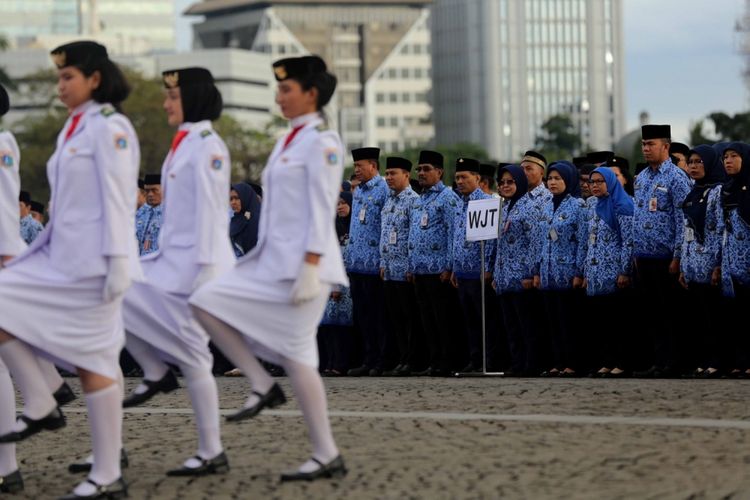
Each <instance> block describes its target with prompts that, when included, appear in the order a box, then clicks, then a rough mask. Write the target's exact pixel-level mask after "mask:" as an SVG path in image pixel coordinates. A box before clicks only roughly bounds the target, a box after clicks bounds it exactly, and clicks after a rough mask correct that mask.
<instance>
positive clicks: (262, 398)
mask: <svg viewBox="0 0 750 500" xmlns="http://www.w3.org/2000/svg"><path fill="white" fill-rule="evenodd" d="M192 310H193V315H194V316H195V318H196V319H197V320H198V322H199V323H200V324H201V325H203V328H205V329H206V331H207V332H208V334H209V335H210V336H211V340H213V342H214V344H216V346H217V347H218V348H219V349H220V350H221V352H223V353H224V355H225V356H226V357H227V358H229V360H230V361H231V362H232V363H234V366H236V367H237V368H239V369H240V371H241V372H242V373H243V375H245V376H246V377H247V379H248V380H249V381H250V386H251V387H252V392H251V393H250V396H249V397H248V399H247V401H245V404H244V408H243V409H242V410H240V411H239V412H237V413H235V414H234V415H230V416H229V417H227V420H229V421H239V420H244V419H247V418H252V417H254V416H255V415H257V414H258V413H259V412H260V411H261V410H262V409H263V408H264V407H266V406H268V407H269V408H273V407H275V406H279V405H280V404H283V403H285V402H286V397H285V396H284V393H283V392H281V388H280V387H279V386H278V385H277V384H276V383H275V382H274V380H273V377H271V375H269V374H268V372H267V371H266V369H265V368H263V366H262V365H261V364H260V361H258V358H256V357H255V355H254V354H253V352H252V350H251V349H250V346H248V345H247V343H246V342H245V341H244V340H243V338H242V334H241V333H240V332H238V331H237V330H236V329H234V328H232V327H231V326H229V325H228V324H226V323H224V322H223V321H221V320H220V319H218V318H217V317H215V316H213V315H212V314H210V313H208V312H206V311H204V310H203V309H201V308H199V307H195V306H192ZM271 396H273V397H271Z"/></svg>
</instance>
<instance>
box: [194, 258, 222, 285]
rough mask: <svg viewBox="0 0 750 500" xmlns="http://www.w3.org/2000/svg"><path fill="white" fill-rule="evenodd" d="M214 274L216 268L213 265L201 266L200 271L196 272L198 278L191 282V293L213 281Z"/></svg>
mask: <svg viewBox="0 0 750 500" xmlns="http://www.w3.org/2000/svg"><path fill="white" fill-rule="evenodd" d="M216 274H217V273H216V266H214V265H213V264H208V265H205V266H201V270H200V271H199V272H198V276H196V277H195V281H193V291H195V290H197V289H198V288H200V287H201V286H203V285H205V284H206V283H208V282H209V281H211V280H212V279H214V278H215V277H216Z"/></svg>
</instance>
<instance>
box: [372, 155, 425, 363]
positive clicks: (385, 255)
mask: <svg viewBox="0 0 750 500" xmlns="http://www.w3.org/2000/svg"><path fill="white" fill-rule="evenodd" d="M410 173H411V162H410V161H409V160H407V159H405V158H399V157H397V156H391V157H388V159H387V160H386V164H385V182H386V184H387V185H388V187H389V188H390V189H391V191H390V194H389V195H388V198H387V199H386V202H385V205H384V206H383V210H382V212H381V229H380V277H381V278H382V279H383V280H384V283H383V291H384V293H385V309H386V313H387V314H388V319H389V320H390V325H389V326H390V331H391V332H392V334H393V335H392V337H391V338H393V337H395V341H396V342H395V344H396V346H397V347H398V364H397V365H396V367H395V368H394V369H393V370H391V371H389V372H386V375H390V376H404V375H409V374H411V365H412V364H413V360H414V357H415V356H416V355H417V354H418V353H417V352H415V344H414V333H415V328H414V326H413V324H412V323H413V322H412V319H411V316H412V314H413V312H414V310H415V309H416V299H415V297H414V287H413V286H412V284H411V283H410V282H409V281H407V275H406V274H407V270H408V267H409V217H410V213H411V210H412V205H413V203H414V200H416V199H418V198H419V195H418V194H417V193H415V192H414V190H413V189H412V188H411V185H410V184H409V175H410Z"/></svg>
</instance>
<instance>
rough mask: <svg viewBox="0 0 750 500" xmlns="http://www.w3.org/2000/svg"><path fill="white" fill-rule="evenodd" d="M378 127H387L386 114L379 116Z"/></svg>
mask: <svg viewBox="0 0 750 500" xmlns="http://www.w3.org/2000/svg"><path fill="white" fill-rule="evenodd" d="M378 127H381V128H382V127H385V117H384V116H378Z"/></svg>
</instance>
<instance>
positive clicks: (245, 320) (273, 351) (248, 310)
mask: <svg viewBox="0 0 750 500" xmlns="http://www.w3.org/2000/svg"><path fill="white" fill-rule="evenodd" d="M239 270H240V268H239V267H237V268H235V270H234V271H233V272H230V273H226V274H224V275H222V276H220V277H218V278H217V279H215V280H213V281H210V282H209V283H206V284H205V285H203V286H202V287H201V288H199V289H198V290H197V291H196V292H195V293H193V295H192V296H191V297H190V304H192V305H194V306H196V307H199V308H201V309H203V310H204V311H206V312H208V313H210V314H211V315H213V316H216V317H217V318H219V319H220V320H221V321H223V322H225V323H227V324H228V325H230V326H232V327H233V328H235V329H237V330H238V331H239V332H240V333H242V335H243V337H244V339H245V341H246V342H247V343H248V345H249V346H250V348H251V349H252V350H253V352H254V353H255V354H256V355H257V356H259V357H260V358H262V359H265V360H266V361H269V362H271V363H275V364H281V360H282V359H283V358H288V359H291V360H293V361H296V362H298V363H302V364H304V365H307V366H311V367H313V368H316V369H317V367H318V345H317V342H316V335H317V331H318V324H319V323H320V320H321V319H322V318H323V313H324V311H325V307H326V303H327V301H328V296H329V295H330V291H331V287H330V285H327V284H326V285H324V286H323V290H322V291H321V293H320V294H319V295H318V296H317V297H316V298H315V299H313V300H310V301H308V302H305V303H303V304H300V305H295V304H293V303H292V302H291V290H292V286H293V284H294V283H293V282H292V281H278V282H263V281H258V280H253V279H252V277H250V276H246V275H245V273H244V272H237V271H239Z"/></svg>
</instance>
